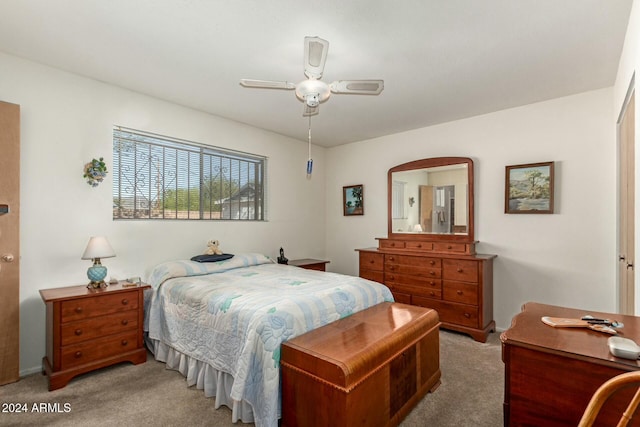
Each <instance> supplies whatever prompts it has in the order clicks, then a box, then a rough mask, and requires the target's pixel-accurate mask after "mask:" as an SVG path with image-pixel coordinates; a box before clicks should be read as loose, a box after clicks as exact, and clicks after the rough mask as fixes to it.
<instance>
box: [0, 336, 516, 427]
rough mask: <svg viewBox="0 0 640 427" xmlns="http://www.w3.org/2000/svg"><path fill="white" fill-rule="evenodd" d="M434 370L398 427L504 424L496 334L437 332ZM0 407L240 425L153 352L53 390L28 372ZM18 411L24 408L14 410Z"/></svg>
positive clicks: (86, 421) (101, 422) (39, 415)
mask: <svg viewBox="0 0 640 427" xmlns="http://www.w3.org/2000/svg"><path fill="white" fill-rule="evenodd" d="M440 368H441V371H442V384H441V385H440V387H439V388H438V389H437V390H436V391H435V392H434V393H432V394H428V395H427V396H426V397H425V398H424V399H422V401H421V402H420V403H419V404H418V405H417V406H416V407H415V408H414V410H413V411H412V412H411V413H410V414H409V415H408V416H407V418H405V420H404V421H403V422H402V424H401V426H402V427H423V426H426V425H429V426H433V427H448V426H451V427H460V426H478V427H484V426H486V427H497V426H501V425H502V402H503V397H504V396H503V390H504V366H503V364H502V360H501V347H500V339H499V334H498V333H493V334H490V336H489V339H488V341H487V343H479V342H476V341H473V340H472V339H471V338H470V337H468V336H466V335H461V334H457V333H453V332H446V331H441V332H440ZM0 404H1V405H2V407H1V408H0V425H2V426H14V425H15V426H22V425H28V426H36V425H47V426H78V425H80V426H118V425H120V426H123V427H124V426H186V425H188V426H225V427H227V426H228V427H231V426H242V425H246V424H242V423H238V424H233V423H232V422H231V411H230V410H229V409H227V408H226V407H222V408H221V409H218V410H215V409H214V404H213V398H205V397H204V393H203V392H202V391H201V390H196V389H195V388H193V387H191V388H189V387H187V386H186V382H185V379H184V377H182V375H180V374H179V373H178V372H175V371H171V370H167V369H165V365H164V364H163V363H160V362H156V361H155V360H154V359H153V358H152V357H151V355H150V356H149V359H148V361H147V363H144V364H141V365H132V364H129V363H124V364H120V365H116V366H113V367H110V368H105V369H102V370H99V371H96V372H92V373H89V374H85V375H82V376H79V377H76V378H75V379H73V380H72V381H71V382H70V383H69V384H68V385H67V386H66V387H64V388H62V389H59V390H55V391H52V392H49V391H47V380H46V377H44V376H42V375H40V374H34V375H30V376H28V377H25V378H23V379H21V380H20V381H19V382H17V383H14V384H8V385H5V386H1V387H0ZM17 408H20V409H26V412H22V413H15V410H17ZM38 409H42V410H43V412H38ZM7 410H10V411H12V412H13V413H7V412H5V411H7ZM251 425H252V424H251Z"/></svg>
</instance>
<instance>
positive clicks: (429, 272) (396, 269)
mask: <svg viewBox="0 0 640 427" xmlns="http://www.w3.org/2000/svg"><path fill="white" fill-rule="evenodd" d="M384 271H385V278H386V274H398V273H399V274H411V275H414V276H420V277H424V278H433V279H439V278H440V277H442V270H441V269H439V268H429V267H427V266H425V267H419V266H414V265H407V264H390V263H386V264H385V266H384Z"/></svg>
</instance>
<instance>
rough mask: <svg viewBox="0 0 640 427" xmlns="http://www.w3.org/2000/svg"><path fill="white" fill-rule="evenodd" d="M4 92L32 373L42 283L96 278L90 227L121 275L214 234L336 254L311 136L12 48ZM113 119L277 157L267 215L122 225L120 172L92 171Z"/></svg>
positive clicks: (23, 347)
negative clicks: (15, 134) (91, 180)
mask: <svg viewBox="0 0 640 427" xmlns="http://www.w3.org/2000/svg"><path fill="white" fill-rule="evenodd" d="M0 99H2V100H3V101H6V102H12V103H15V104H20V105H21V174H20V179H21V189H20V195H21V218H20V219H21V235H20V245H21V260H20V263H21V264H20V274H21V286H20V301H21V303H20V371H21V374H25V373H28V372H35V371H38V370H39V369H40V365H41V359H42V357H43V356H44V352H45V316H44V313H45V309H44V304H43V302H42V300H41V298H40V296H39V294H38V290H39V289H42V288H53V287H60V286H69V285H75V284H83V283H86V282H87V280H88V279H87V277H86V269H87V268H88V267H89V266H90V262H89V261H83V260H80V256H81V255H82V252H83V251H84V248H85V246H86V244H87V241H88V239H89V236H91V235H97V234H104V235H106V236H107V237H108V238H109V240H110V242H111V244H112V246H113V248H114V250H115V251H116V254H117V256H116V257H115V258H110V259H106V260H104V264H105V265H106V266H107V267H108V269H109V275H110V276H111V275H113V276H115V277H119V278H124V277H128V276H132V275H140V276H142V277H146V276H147V275H148V273H149V271H150V268H151V267H152V266H153V265H155V264H157V263H159V262H162V261H165V260H169V259H178V258H183V259H184V258H190V257H191V256H193V255H197V254H200V253H202V252H203V251H204V249H205V248H206V242H207V241H208V240H209V239H212V238H216V239H218V240H220V244H221V248H222V249H223V250H224V251H225V252H229V253H240V252H246V251H256V252H262V253H265V254H267V255H269V256H272V257H276V256H277V255H278V250H279V248H280V246H283V247H284V248H285V251H286V255H287V257H289V258H290V259H293V258H306V257H317V258H322V257H324V255H325V254H324V249H325V242H324V239H325V234H326V233H325V227H324V224H325V221H324V206H325V201H324V193H325V192H324V185H325V183H324V181H325V173H324V153H325V150H324V149H323V148H321V147H314V148H313V153H314V156H313V157H314V171H313V177H312V179H311V180H307V178H306V161H307V153H308V152H307V145H306V144H305V143H304V142H300V141H297V140H293V139H290V138H286V137H283V136H281V135H277V134H274V133H270V132H265V131H261V130H258V129H255V128H252V127H249V126H246V125H242V124H239V123H236V122H232V121H228V120H224V119H221V118H218V117H215V116H212V115H209V114H204V113H202V112H198V111H194V110H190V109H187V108H184V107H180V106H177V105H175V104H171V103H168V102H163V101H160V100H157V99H154V98H150V97H147V96H143V95H140V94H138V93H134V92H131V91H127V90H124V89H120V88H117V87H114V86H110V85H106V84H103V83H100V82H97V81H94V80H90V79H86V78H82V77H79V76H77V75H73V74H69V73H65V72H62V71H59V70H55V69H52V68H48V67H44V66H40V65H37V64H35V63H32V62H29V61H24V60H22V59H19V58H16V57H13V56H8V55H4V54H0ZM113 125H122V126H127V127H131V128H135V129H142V130H146V131H150V132H155V133H159V134H163V135H168V136H173V137H179V138H183V139H187V140H192V141H196V142H201V143H207V144H212V145H216V146H220V147H228V148H232V149H236V150H241V151H246V152H251V153H255V154H260V155H264V156H267V157H268V163H267V177H268V180H267V196H268V201H267V203H268V221H267V222H243V223H237V222H232V221H223V222H211V221H194V222H189V221H113V220H112V217H111V215H112V213H111V204H112V202H111V183H112V181H111V175H108V177H107V180H105V182H104V183H102V184H101V185H100V186H99V187H97V188H92V187H91V186H89V185H87V184H86V183H85V181H84V179H83V178H82V169H83V165H84V164H85V163H86V162H87V161H89V160H90V159H91V158H93V157H100V156H103V157H104V158H105V159H106V160H107V166H108V167H109V170H111V157H112V155H111V150H112V126H113ZM310 224H312V226H310Z"/></svg>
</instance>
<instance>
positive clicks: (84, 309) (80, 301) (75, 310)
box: [60, 290, 138, 323]
mask: <svg viewBox="0 0 640 427" xmlns="http://www.w3.org/2000/svg"><path fill="white" fill-rule="evenodd" d="M60 306H61V313H62V319H61V321H62V323H65V322H71V321H74V320H82V319H87V318H89V317H97V316H103V315H105V314H111V313H117V312H119V311H126V310H135V309H137V308H138V291H137V290H136V291H131V292H119V293H114V294H111V295H100V294H96V295H93V296H91V297H87V298H76V299H72V300H68V301H63V302H62V304H61V305H60Z"/></svg>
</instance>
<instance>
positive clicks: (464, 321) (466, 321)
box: [411, 296, 479, 328]
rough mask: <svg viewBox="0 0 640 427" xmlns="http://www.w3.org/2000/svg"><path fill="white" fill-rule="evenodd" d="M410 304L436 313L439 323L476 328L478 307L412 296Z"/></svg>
mask: <svg viewBox="0 0 640 427" xmlns="http://www.w3.org/2000/svg"><path fill="white" fill-rule="evenodd" d="M411 302H412V303H413V304H415V305H419V306H421V307H427V308H433V309H434V310H436V311H437V312H438V316H440V321H441V322H447V323H452V324H456V325H461V326H467V327H470V328H477V327H478V323H479V321H478V307H477V306H473V305H466V304H456V303H451V302H444V301H439V300H435V299H430V298H424V297H419V296H414V297H412V298H411Z"/></svg>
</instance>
